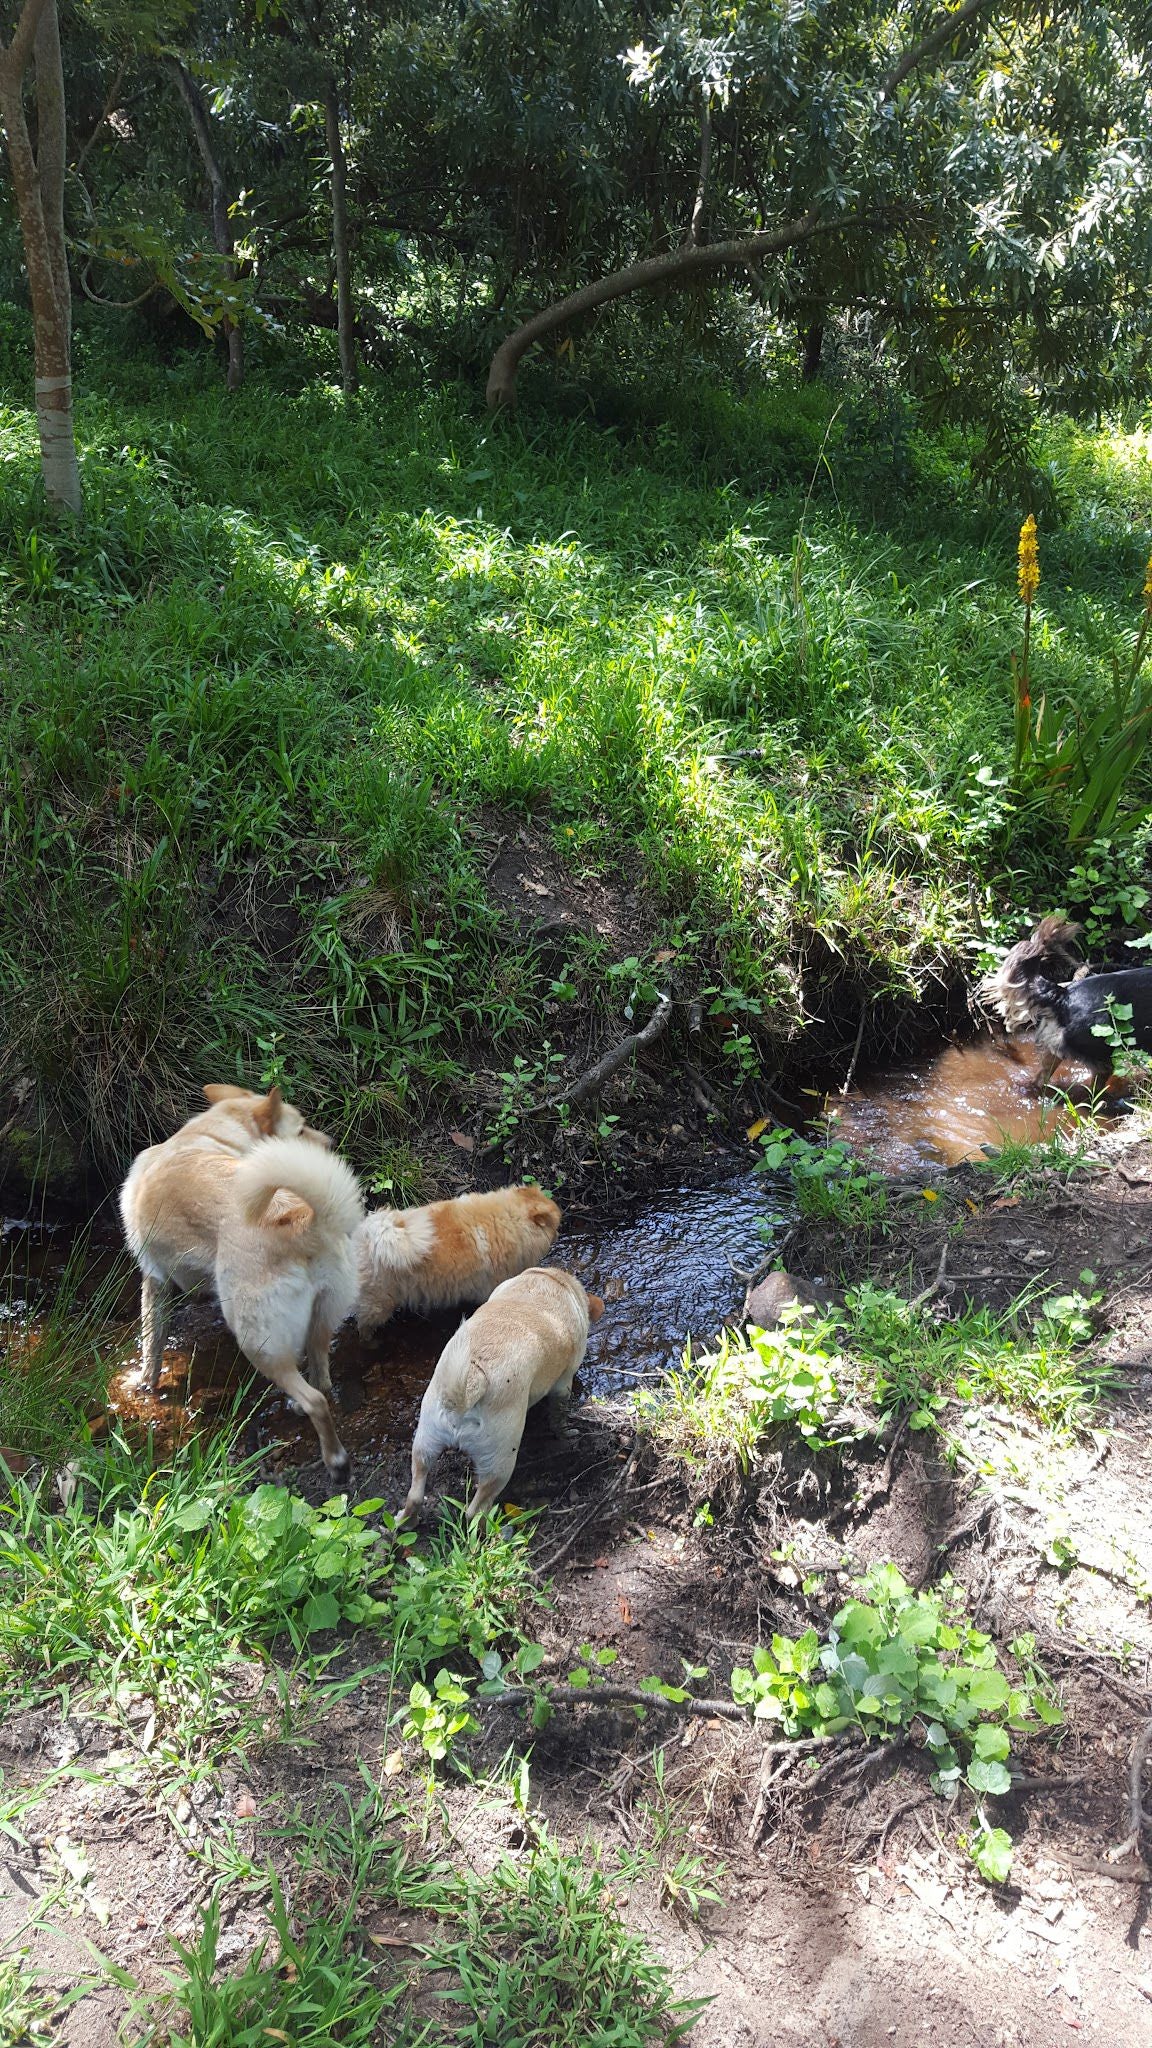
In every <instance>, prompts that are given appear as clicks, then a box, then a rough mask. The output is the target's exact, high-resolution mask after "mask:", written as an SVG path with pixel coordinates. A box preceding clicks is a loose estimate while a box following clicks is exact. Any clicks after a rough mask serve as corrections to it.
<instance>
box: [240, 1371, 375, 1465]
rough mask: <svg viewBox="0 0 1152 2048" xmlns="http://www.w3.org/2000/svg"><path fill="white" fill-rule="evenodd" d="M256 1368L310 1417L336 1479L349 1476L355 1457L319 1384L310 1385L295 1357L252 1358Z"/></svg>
mask: <svg viewBox="0 0 1152 2048" xmlns="http://www.w3.org/2000/svg"><path fill="white" fill-rule="evenodd" d="M251 1363H252V1364H253V1365H255V1366H256V1367H257V1370H258V1371H260V1372H262V1373H265V1374H266V1375H267V1377H268V1378H269V1379H270V1380H273V1381H274V1382H275V1384H276V1385H277V1386H278V1387H279V1388H280V1390H281V1392H282V1393H285V1394H287V1396H288V1398H289V1400H290V1401H294V1402H295V1404H296V1406H297V1408H299V1409H301V1410H302V1411H303V1413H304V1414H305V1415H306V1416H307V1417H308V1420H309V1422H310V1423H311V1424H312V1427H313V1429H314V1430H315V1431H316V1434H317V1436H318V1437H319V1439H320V1451H321V1455H322V1457H323V1459H324V1463H325V1465H326V1466H327V1468H328V1471H329V1473H330V1475H331V1477H332V1478H333V1479H347V1477H348V1474H349V1472H350V1471H351V1469H352V1460H351V1459H350V1458H349V1456H348V1453H347V1451H346V1450H345V1449H344V1446H343V1444H342V1443H341V1441H340V1439H339V1437H338V1436H337V1434H336V1424H335V1423H334V1422H333V1420H332V1410H331V1409H330V1408H329V1406H328V1403H327V1401H326V1400H325V1398H324V1396H323V1394H322V1393H321V1392H320V1389H319V1388H318V1387H310V1386H309V1384H308V1382H307V1380H306V1379H305V1377H304V1375H303V1373H302V1372H301V1371H300V1369H299V1367H298V1366H297V1364H296V1362H295V1360H294V1359H283V1360H279V1359H278V1360H277V1361H276V1362H275V1364H267V1363H265V1362H264V1361H263V1360H257V1359H253V1360H252V1361H251Z"/></svg>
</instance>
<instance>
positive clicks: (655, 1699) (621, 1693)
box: [472, 1685, 751, 1726]
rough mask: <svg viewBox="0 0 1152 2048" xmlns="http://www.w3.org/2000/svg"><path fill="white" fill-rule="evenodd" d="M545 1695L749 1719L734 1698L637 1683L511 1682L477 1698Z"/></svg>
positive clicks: (560, 1702) (558, 1702) (497, 1701)
mask: <svg viewBox="0 0 1152 2048" xmlns="http://www.w3.org/2000/svg"><path fill="white" fill-rule="evenodd" d="M538 1695H539V1696H542V1697H543V1698H544V1699H546V1700H547V1701H548V1703H549V1705H550V1706H553V1707H618V1706H628V1707H667V1709H668V1711H669V1713H672V1714H688V1715H699V1716H701V1717H702V1718H703V1719H704V1720H707V1721H716V1720H720V1721H743V1722H745V1723H748V1725H749V1726H750V1725H751V1724H750V1723H749V1722H748V1709H747V1707H742V1706H739V1705H738V1704H737V1702H736V1701H735V1700H705V1699H700V1698H699V1697H698V1696H697V1695H696V1694H695V1693H689V1694H688V1695H687V1697H686V1698H685V1699H682V1700H669V1699H665V1697H664V1695H663V1693H659V1692H644V1691H642V1690H641V1688H640V1687H639V1686H638V1685H542V1686H538V1687H533V1686H530V1685H509V1686H506V1687H505V1689H504V1691H503V1692H497V1693H490V1694H486V1695H484V1696H482V1697H478V1698H476V1699H475V1700H474V1701H473V1702H472V1704H473V1705H474V1706H478V1707H496V1706H508V1705H512V1704H514V1703H517V1702H519V1701H520V1700H530V1699H535V1698H536V1697H537V1696H538Z"/></svg>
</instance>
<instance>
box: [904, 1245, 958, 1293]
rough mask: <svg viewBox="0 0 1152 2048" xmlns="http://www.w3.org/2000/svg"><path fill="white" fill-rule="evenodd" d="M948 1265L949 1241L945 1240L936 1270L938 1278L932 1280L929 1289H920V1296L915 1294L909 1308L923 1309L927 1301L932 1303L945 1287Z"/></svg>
mask: <svg viewBox="0 0 1152 2048" xmlns="http://www.w3.org/2000/svg"><path fill="white" fill-rule="evenodd" d="M947 1265H948V1239H947V1238H945V1239H944V1242H943V1244H942V1245H941V1247H940V1264H939V1265H938V1266H937V1268H936V1278H935V1279H934V1280H930V1281H929V1283H928V1285H927V1287H922V1288H921V1289H920V1292H919V1294H914V1295H913V1296H912V1299H911V1301H910V1302H909V1303H908V1306H909V1308H923V1306H924V1304H925V1302H926V1301H931V1299H932V1296H933V1295H934V1294H939V1292H940V1289H941V1288H942V1287H943V1285H944V1274H945V1269H946V1267H947Z"/></svg>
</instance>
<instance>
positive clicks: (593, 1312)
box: [588, 1294, 604, 1323]
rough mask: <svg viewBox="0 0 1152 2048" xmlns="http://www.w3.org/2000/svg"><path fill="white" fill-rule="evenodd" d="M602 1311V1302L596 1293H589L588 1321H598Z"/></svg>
mask: <svg viewBox="0 0 1152 2048" xmlns="http://www.w3.org/2000/svg"><path fill="white" fill-rule="evenodd" d="M603 1313H604V1303H603V1302H602V1301H601V1299H600V1296H599V1295H598V1294H590V1295H589V1296H588V1321H589V1322H590V1323H598V1322H599V1321H600V1318H601V1316H602V1315H603Z"/></svg>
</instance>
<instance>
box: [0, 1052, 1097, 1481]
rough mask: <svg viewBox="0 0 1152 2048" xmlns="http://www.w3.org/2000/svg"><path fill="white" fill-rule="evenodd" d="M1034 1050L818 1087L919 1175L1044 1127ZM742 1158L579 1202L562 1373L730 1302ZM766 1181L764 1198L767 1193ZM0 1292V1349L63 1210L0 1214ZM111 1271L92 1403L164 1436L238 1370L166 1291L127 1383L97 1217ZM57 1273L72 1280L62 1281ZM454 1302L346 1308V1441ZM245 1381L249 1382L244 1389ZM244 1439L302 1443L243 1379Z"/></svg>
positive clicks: (863, 1142)
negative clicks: (151, 1379) (691, 1181)
mask: <svg viewBox="0 0 1152 2048" xmlns="http://www.w3.org/2000/svg"><path fill="white" fill-rule="evenodd" d="M1035 1067H1036V1055H1035V1051H1034V1048H1033V1047H1032V1046H1031V1045H1026V1046H1023V1047H1020V1046H1017V1047H1013V1048H1012V1049H1011V1050H1009V1048H1008V1047H1007V1046H1005V1045H1004V1044H1003V1043H1002V1042H997V1041H995V1040H993V1039H991V1038H987V1037H985V1038H979V1039H974V1040H972V1041H970V1042H969V1043H968V1044H966V1045H962V1046H961V1045H946V1046H945V1047H943V1049H942V1050H940V1051H938V1052H936V1053H934V1054H932V1055H931V1056H928V1057H926V1058H924V1059H923V1060H922V1061H919V1062H917V1063H914V1064H912V1065H909V1066H907V1067H904V1068H901V1069H900V1070H898V1071H895V1072H893V1071H889V1072H887V1073H885V1074H883V1075H877V1076H874V1077H871V1078H869V1077H865V1078H863V1079H862V1080H861V1082H860V1084H859V1085H858V1086H857V1087H856V1088H854V1089H853V1091H852V1093H851V1094H850V1095H848V1096H847V1097H843V1098H842V1097H839V1096H832V1097H830V1098H829V1099H828V1103H827V1105H826V1107H827V1111H828V1113H829V1116H830V1119H831V1126H832V1128H833V1130H834V1131H836V1132H837V1133H838V1134H839V1135H842V1136H843V1137H845V1138H846V1139H847V1140H848V1141H849V1142H850V1143H851V1144H852V1145H853V1146H854V1147H855V1148H857V1149H858V1150H860V1151H861V1152H866V1153H868V1154H869V1155H870V1156H871V1157H872V1158H873V1160H874V1161H875V1163H877V1164H878V1165H879V1166H881V1167H882V1168H883V1169H884V1170H885V1171H887V1172H889V1173H899V1174H910V1175H918V1174H925V1175H930V1174H932V1173H934V1172H938V1171H939V1170H940V1169H941V1168H942V1167H948V1166H953V1165H956V1164H958V1163H959V1162H960V1161H962V1160H965V1159H971V1158H979V1157H981V1156H982V1148H985V1147H993V1148H995V1147H998V1146H999V1145H1001V1144H1002V1143H1003V1142H1004V1139H1005V1138H1006V1137H1009V1138H1013V1139H1023V1138H1036V1137H1042V1136H1046V1135H1050V1134H1051V1133H1052V1131H1053V1130H1054V1129H1055V1128H1056V1127H1057V1115H1058V1113H1057V1111H1056V1110H1054V1109H1053V1108H1052V1107H1051V1106H1050V1105H1047V1104H1042V1103H1041V1102H1040V1101H1039V1100H1038V1099H1037V1097H1036V1095H1035V1092H1034V1090H1033V1085H1032V1084H1033V1077H1034V1074H1035ZM755 1156H756V1147H755V1146H754V1145H752V1144H749V1147H748V1165H747V1167H746V1168H745V1169H743V1170H737V1171H736V1172H735V1173H733V1174H731V1175H730V1176H728V1177H727V1178H725V1179H723V1180H720V1181H718V1182H717V1183H715V1184H714V1185H712V1186H710V1187H707V1188H703V1189H700V1188H697V1189H688V1188H683V1187H673V1188H671V1189H667V1190H663V1191H661V1192H659V1193H656V1194H649V1195H647V1196H645V1197H644V1198H643V1200H641V1201H638V1202H636V1203H634V1204H632V1205H630V1206H629V1207H627V1208H620V1209H615V1210H607V1209H606V1210H605V1211H604V1212H603V1213H602V1214H600V1215H582V1216H581V1217H579V1218H578V1219H577V1220H575V1221H573V1222H572V1223H571V1224H570V1225H566V1226H565V1228H564V1230H563V1232H562V1233H561V1237H560V1241H559V1244H558V1246H557V1251H556V1262H557V1263H559V1264H563V1265H566V1266H567V1267H569V1268H570V1269H571V1270H572V1271H573V1272H574V1273H576V1274H578V1275H579V1277H580V1279H581V1280H582V1281H583V1282H584V1284H585V1286H586V1287H588V1288H589V1289H590V1290H591V1291H593V1292H595V1293H597V1294H600V1295H603V1297H604V1299H605V1302H606V1304H607V1306H606V1310H605V1314H604V1317H603V1319H602V1321H601V1322H600V1323H599V1324H598V1325H597V1326H596V1327H595V1328H594V1330H593V1332H592V1336H591V1340H590V1342H589V1346H588V1357H587V1363H586V1365H585V1367H584V1368H583V1371H582V1373H581V1377H580V1380H579V1382H578V1391H580V1390H582V1391H583V1393H584V1394H585V1395H588V1394H596V1395H601V1396H613V1395H615V1396H618V1395H619V1394H620V1393H621V1392H622V1391H624V1390H625V1389H626V1388H627V1387H629V1386H630V1385H637V1384H640V1383H642V1382H643V1381H645V1380H648V1379H651V1378H652V1377H657V1378H658V1377H661V1376H662V1375H663V1374H665V1373H666V1372H668V1370H669V1369H670V1368H671V1367H672V1366H674V1365H675V1364H677V1363H678V1361H679V1359H680V1357H681V1355H682V1353H683V1350H684V1346H685V1343H686V1341H687V1340H688V1339H689V1338H691V1339H693V1340H694V1341H695V1342H696V1344H697V1345H700V1344H702V1343H705V1342H707V1340H708V1339H709V1338H710V1337H712V1336H713V1335H714V1333H715V1332H716V1331H717V1330H718V1329H719V1328H720V1326H721V1325H722V1324H723V1322H724V1321H725V1319H726V1318H728V1317H730V1316H731V1315H733V1314H734V1313H735V1312H736V1311H738V1309H739V1307H740V1304H741V1301H742V1298H743V1292H744V1283H743V1281H742V1280H741V1279H740V1278H739V1277H738V1276H737V1274H736V1272H734V1270H733V1266H736V1267H744V1268H747V1267H749V1266H751V1265H752V1264H753V1263H754V1262H755V1261H756V1259H757V1258H758V1257H759V1256H760V1255H761V1253H762V1252H763V1250H764V1239H763V1236H762V1234H761V1232H760V1230H759V1228H758V1225H759V1220H760V1218H761V1217H762V1215H763V1214H764V1211H765V1209H766V1207H770V1206H776V1205H778V1201H779V1195H778V1193H776V1191H775V1190H773V1189H770V1188H769V1187H768V1186H767V1185H766V1183H765V1181H764V1180H763V1178H762V1177H761V1176H759V1175H758V1174H756V1173H755V1172H754V1171H753V1163H754V1160H755ZM774 1193H776V1202H775V1203H773V1201H772V1196H773V1194H774ZM2 1231H3V1250H4V1252H5V1253H6V1254H7V1259H8V1275H7V1281H8V1284H7V1288H6V1290H5V1291H6V1293H7V1297H8V1298H7V1300H6V1301H4V1300H0V1344H5V1343H6V1345H7V1348H8V1352H9V1364H10V1365H15V1366H17V1367H18V1364H19V1358H20V1354H21V1351H22V1350H23V1349H24V1348H25V1347H26V1346H27V1345H28V1344H29V1343H34V1342H35V1331H36V1318H37V1317H38V1316H42V1315H43V1314H44V1312H45V1309H46V1307H47V1306H48V1305H49V1304H50V1302H51V1300H52V1298H53V1295H54V1293H55V1292H56V1291H57V1289H58V1288H59V1287H60V1285H61V1284H62V1283H63V1276H64V1274H65V1272H66V1270H67V1269H68V1268H69V1261H70V1260H71V1266H72V1275H73V1276H74V1273H75V1258H74V1256H73V1240H72V1238H71V1237H70V1234H69V1232H68V1231H67V1230H66V1229H64V1228H63V1227H57V1228H55V1229H44V1228H40V1227H38V1226H37V1225H35V1224H34V1223H32V1222H30V1221H29V1220H28V1219H25V1218H18V1217H10V1218H8V1219H6V1220H5V1221H4V1222H3V1225H2ZM118 1260H122V1261H123V1286H122V1287H121V1288H120V1289H119V1291H118V1292H117V1294H116V1296H115V1307H114V1310H113V1319H112V1321H111V1322H110V1324H109V1327H108V1338H109V1344H110V1347H111V1348H112V1349H113V1351H115V1352H117V1354H118V1355H119V1356H121V1357H122V1358H123V1359H124V1360H125V1363H124V1365H123V1366H122V1367H120V1368H119V1369H118V1370H117V1371H116V1372H115V1373H114V1375H113V1378H112V1382H111V1387H110V1393H109V1411H110V1418H111V1419H112V1420H113V1421H114V1422H119V1423H120V1424H121V1425H122V1426H124V1427H125V1428H126V1429H127V1430H128V1432H129V1433H130V1434H131V1435H132V1436H137V1435H139V1436H143V1435H145V1434H146V1433H147V1432H148V1431H149V1430H151V1431H152V1432H153V1433H154V1435H155V1438H156V1440H157V1444H158V1447H159V1448H161V1449H166V1448H168V1447H169V1446H170V1445H172V1444H174V1443H175V1442H178V1441H179V1440H180V1439H181V1438H183V1437H184V1436H186V1435H187V1433H188V1432H189V1430H190V1429H193V1428H203V1427H205V1426H206V1425H207V1426H210V1425H211V1423H212V1422H213V1421H214V1420H215V1419H217V1418H218V1417H219V1416H220V1415H221V1414H223V1413H226V1412H228V1411H230V1409H231V1407H232V1404H233V1402H234V1401H235V1400H236V1398H237V1394H238V1393H239V1391H240V1390H241V1389H242V1388H243V1387H244V1386H245V1385H246V1384H247V1381H248V1379H249V1378H250V1375H248V1374H247V1371H246V1368H245V1367H244V1366H243V1363H242V1361H239V1360H238V1357H237V1353H236V1349H235V1346H234V1344H233V1343H232V1341H231V1339H230V1337H229V1335H228V1332H227V1330H226V1329H225V1328H224V1325H223V1323H222V1321H221V1319H220V1316H219V1314H218V1312H217V1310H216V1309H215V1307H214V1305H213V1304H212V1303H211V1302H210V1301H208V1300H206V1299H193V1300H189V1301H186V1302H183V1303H181V1304H179V1305H178V1306H177V1309H176V1312H175V1315H174V1318H173V1335H172V1338H171V1340H170V1343H169V1348H168V1351H167V1353H166V1356H165V1365H164V1373H163V1379H162V1383H161V1391H160V1396H159V1398H152V1397H149V1396H141V1395H140V1393H139V1392H138V1390H137V1388H136V1385H135V1379H136V1375H137V1372H138V1364H139V1354H138V1341H139V1328H138V1324H137V1322H136V1317H137V1315H138V1298H137V1282H136V1278H135V1274H134V1272H132V1270H131V1269H130V1267H129V1265H128V1262H127V1259H126V1256H125V1255H124V1254H123V1251H122V1247H120V1244H119V1239H118V1237H117V1235H116V1233H115V1230H114V1228H113V1227H112V1226H111V1225H109V1226H108V1227H107V1228H106V1229H103V1230H100V1231H98V1232H96V1233H94V1235H93V1237H92V1239H91V1240H90V1243H89V1248H88V1251H87V1253H86V1255H85V1260H84V1270H83V1277H82V1279H81V1281H80V1283H79V1292H80V1294H81V1296H83V1295H84V1294H85V1293H88V1292H90V1291H91V1290H92V1289H93V1288H95V1287H96V1286H98V1285H101V1284H103V1285H104V1286H105V1287H107V1285H108V1283H109V1280H110V1279H112V1280H114V1279H115V1276H116V1271H117V1262H118ZM70 1284H74V1281H71V1282H70ZM457 1320H458V1317H457V1316H456V1315H454V1314H448V1315H442V1316H431V1317H427V1318H423V1317H416V1316H408V1315H403V1316H396V1317H394V1318H393V1320H392V1322H391V1323H389V1324H388V1325H386V1327H385V1328H384V1330H382V1331H381V1332H379V1333H378V1334H377V1336H376V1338H375V1339H374V1340H373V1342H372V1343H371V1344H367V1345H366V1344H363V1343H361V1341H360V1340H359V1339H358V1337H357V1336H356V1333H355V1330H354V1328H353V1327H352V1326H351V1325H348V1326H347V1327H346V1328H345V1329H344V1330H343V1331H342V1332H341V1333H340V1336H339V1338H338V1340H337V1344H336V1347H335V1351H334V1355H333V1362H332V1372H333V1380H334V1382H335V1385H336V1388H337V1392H338V1394H339V1395H340V1396H341V1402H342V1409H343V1412H342V1414H341V1417H340V1424H339V1426H340V1430H341V1434H342V1436H343V1437H344V1439H345V1441H346V1442H347V1444H348V1447H349V1449H350V1450H351V1451H352V1452H353V1453H354V1454H355V1455H356V1456H357V1458H358V1459H363V1458H366V1457H384V1456H386V1455H387V1453H388V1452H389V1451H390V1450H394V1449H395V1447H396V1445H397V1444H398V1443H399V1442H403V1443H404V1444H406V1443H407V1442H408V1440H409V1439H410V1436H411V1431H412V1428H413V1424H414V1421H415V1415H416V1410H417V1408H418V1406H419V1401H420V1396H421V1394H422V1392H423V1389H424V1387H425V1385H426V1384H427V1381H428V1378H429V1376H430V1374H431V1371H432V1368H433V1366H434V1365H435V1362H436V1359H437V1357H438V1356H439V1353H440V1351H441V1349H442V1347H443V1345H444V1343H445V1341H446V1340H447V1338H448V1336H449V1335H450V1334H451V1331H452V1330H453V1329H454V1328H455V1325H456V1322H457ZM261 1396H263V1398H261ZM251 1412H252V1422H251V1425H250V1433H251V1435H252V1437H253V1439H254V1440H255V1441H259V1442H262V1443H265V1444H269V1443H276V1442H279V1443H281V1444H282V1445H283V1446H284V1451H285V1454H286V1456H287V1457H288V1458H289V1459H294V1458H300V1457H302V1458H304V1459H311V1458H313V1457H314V1456H315V1439H314V1437H313V1434H312V1431H311V1428H310V1427H309V1426H308V1425H307V1424H306V1423H302V1422H300V1421H298V1419H297V1418H296V1417H295V1416H293V1415H292V1414H291V1413H290V1411H289V1410H288V1409H287V1407H286V1404H285V1403H284V1402H283V1400H282V1399H281V1398H280V1397H279V1396H271V1395H267V1394H266V1393H265V1392H264V1388H263V1383H262V1382H261V1383H260V1384H259V1386H258V1388H257V1389H255V1390H254V1392H253V1396H252V1401H251Z"/></svg>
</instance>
